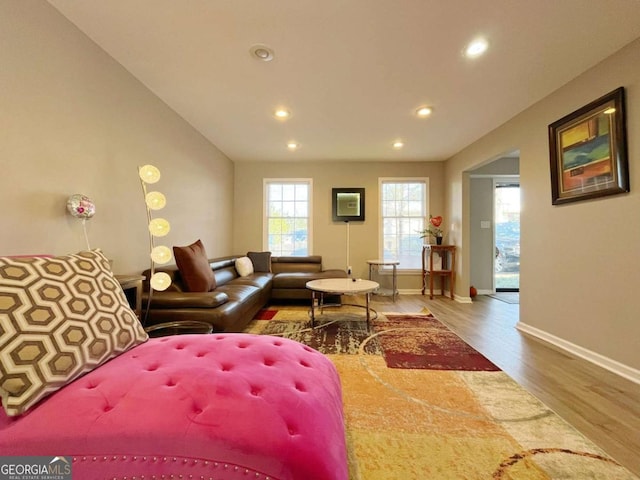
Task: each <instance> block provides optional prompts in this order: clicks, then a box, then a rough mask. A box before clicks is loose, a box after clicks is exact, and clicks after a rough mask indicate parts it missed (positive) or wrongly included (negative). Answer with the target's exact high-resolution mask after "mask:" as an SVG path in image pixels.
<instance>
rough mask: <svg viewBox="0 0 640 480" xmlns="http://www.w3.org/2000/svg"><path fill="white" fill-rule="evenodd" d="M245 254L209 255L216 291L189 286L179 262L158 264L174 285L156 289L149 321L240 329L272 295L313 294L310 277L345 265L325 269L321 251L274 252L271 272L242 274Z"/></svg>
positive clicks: (334, 274)
mask: <svg viewBox="0 0 640 480" xmlns="http://www.w3.org/2000/svg"><path fill="white" fill-rule="evenodd" d="M239 257H241V255H232V256H228V257H222V258H215V259H210V260H209V264H210V266H211V269H212V270H213V274H214V276H215V280H216V288H215V290H213V291H211V292H188V291H187V289H186V287H185V285H184V282H183V281H182V278H181V276H180V271H179V270H178V267H177V266H175V265H173V266H169V267H161V268H156V271H160V272H166V273H167V274H169V276H170V277H171V280H172V282H171V285H170V287H169V288H168V289H167V290H165V291H163V292H156V291H154V292H153V295H152V297H151V306H150V308H149V313H148V316H147V318H146V321H145V326H146V327H149V326H151V325H155V324H158V323H166V322H177V321H198V322H206V323H209V324H211V326H212V327H213V332H240V331H242V330H243V329H244V327H245V326H246V325H247V324H248V323H249V322H250V321H251V320H252V319H253V317H254V316H255V314H256V313H257V312H258V311H259V310H260V309H262V308H263V307H265V306H266V305H267V304H269V303H270V302H271V301H272V300H278V301H285V300H303V299H310V298H311V292H310V290H308V289H307V288H306V283H307V282H308V281H310V280H315V279H319V278H344V277H346V276H347V274H346V272H345V271H344V270H338V269H335V270H323V268H322V257H321V256H319V255H312V256H305V257H271V272H254V273H252V274H250V275H248V276H245V277H241V276H240V275H239V274H238V272H237V270H236V268H235V261H236V259H237V258H239ZM142 274H143V275H144V276H145V278H146V279H147V280H145V282H144V291H145V293H144V295H143V311H144V310H145V308H146V305H147V300H148V295H149V294H148V291H149V283H148V278H149V276H150V271H149V270H145V271H144V272H143V273H142Z"/></svg>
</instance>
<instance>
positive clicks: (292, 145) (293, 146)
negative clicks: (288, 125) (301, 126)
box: [287, 142, 300, 151]
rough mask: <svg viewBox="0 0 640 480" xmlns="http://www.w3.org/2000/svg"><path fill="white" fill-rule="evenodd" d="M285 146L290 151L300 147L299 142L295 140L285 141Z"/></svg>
mask: <svg viewBox="0 0 640 480" xmlns="http://www.w3.org/2000/svg"><path fill="white" fill-rule="evenodd" d="M287 148H288V149H289V150H292V151H293V150H297V149H298V148H300V144H299V143H297V142H289V143H287Z"/></svg>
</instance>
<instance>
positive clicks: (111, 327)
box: [0, 250, 149, 416]
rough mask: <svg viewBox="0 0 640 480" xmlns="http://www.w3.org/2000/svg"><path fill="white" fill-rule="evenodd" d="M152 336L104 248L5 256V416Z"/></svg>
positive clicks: (0, 351) (1, 317)
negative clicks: (25, 255)
mask: <svg viewBox="0 0 640 480" xmlns="http://www.w3.org/2000/svg"><path fill="white" fill-rule="evenodd" d="M148 338H149V337H148V336H147V334H146V332H145V331H144V329H143V328H142V325H141V324H140V321H139V320H138V318H137V317H136V315H135V313H134V312H133V310H131V307H129V303H128V302H127V298H126V297H125V295H124V292H123V291H122V288H120V284H119V283H118V281H117V280H116V279H115V278H114V276H113V273H112V272H111V268H110V266H109V261H108V260H107V259H106V257H105V256H104V255H103V254H102V252H100V251H99V250H92V251H88V252H81V253H78V254H76V255H65V256H61V257H50V258H42V257H27V258H11V257H0V395H2V406H3V408H4V410H5V412H6V413H7V415H10V416H15V415H20V414H21V413H23V412H25V411H26V410H27V409H29V408H30V407H32V406H33V405H35V404H36V403H37V402H38V401H39V400H41V399H42V398H44V397H46V396H47V395H49V394H51V393H53V392H55V391H56V390H59V389H60V388H62V387H64V386H65V385H66V384H68V383H70V382H71V381H73V380H74V379H76V378H78V377H79V376H80V375H82V374H84V373H87V372H89V371H91V370H93V369H95V368H96V367H98V366H99V365H101V364H102V363H104V362H106V361H107V360H109V359H110V358H113V357H116V356H118V355H119V354H121V353H123V352H125V351H127V350H128V349H130V348H131V347H133V346H135V345H138V344H140V343H143V342H145V341H146V340H147V339H148Z"/></svg>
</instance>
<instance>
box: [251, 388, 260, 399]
mask: <svg viewBox="0 0 640 480" xmlns="http://www.w3.org/2000/svg"><path fill="white" fill-rule="evenodd" d="M261 392H262V388H260V387H251V395H253V396H254V397H257V396H259V395H260V393H261Z"/></svg>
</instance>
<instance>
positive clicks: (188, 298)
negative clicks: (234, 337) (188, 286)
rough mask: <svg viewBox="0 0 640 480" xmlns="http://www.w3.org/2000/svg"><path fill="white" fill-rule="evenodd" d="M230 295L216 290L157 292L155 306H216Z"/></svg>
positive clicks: (153, 302)
mask: <svg viewBox="0 0 640 480" xmlns="http://www.w3.org/2000/svg"><path fill="white" fill-rule="evenodd" d="M228 301H229V296H228V295H227V294H226V293H224V292H220V291H215V292H156V293H154V295H153V298H152V305H153V308H215V307H219V306H220V305H222V304H224V303H227V302H228Z"/></svg>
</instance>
